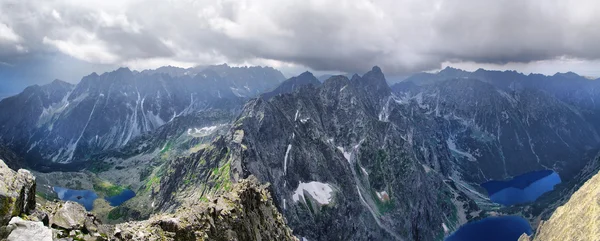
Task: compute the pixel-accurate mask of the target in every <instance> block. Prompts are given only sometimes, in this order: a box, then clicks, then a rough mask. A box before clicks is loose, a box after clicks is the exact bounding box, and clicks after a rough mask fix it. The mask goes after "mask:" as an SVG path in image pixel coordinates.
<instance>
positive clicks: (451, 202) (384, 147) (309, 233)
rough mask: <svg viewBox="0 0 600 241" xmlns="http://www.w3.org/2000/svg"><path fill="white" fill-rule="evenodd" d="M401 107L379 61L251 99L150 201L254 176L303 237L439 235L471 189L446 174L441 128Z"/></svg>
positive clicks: (469, 214)
mask: <svg viewBox="0 0 600 241" xmlns="http://www.w3.org/2000/svg"><path fill="white" fill-rule="evenodd" d="M407 113H410V106H407V105H403V104H402V103H399V102H397V101H396V97H395V96H393V95H392V93H391V91H390V89H389V87H388V85H387V83H386V82H385V77H384V76H383V73H382V72H381V70H380V69H379V68H377V67H375V68H373V70H372V71H370V72H369V73H367V74H365V75H363V76H362V77H361V76H358V75H356V76H354V77H353V78H352V79H348V78H346V77H344V76H336V77H332V78H330V79H329V80H327V81H326V82H325V83H323V85H321V86H319V87H314V86H311V85H306V86H304V87H302V88H300V89H298V90H296V91H294V92H293V93H290V94H283V95H278V96H275V97H273V98H272V99H271V100H270V101H267V100H265V99H264V98H257V99H253V100H251V101H250V102H248V103H247V104H246V106H245V107H244V110H243V111H242V113H241V114H240V116H239V117H238V119H237V120H236V121H235V122H234V124H233V127H232V128H231V129H230V130H229V132H228V133H227V135H225V136H224V137H223V138H218V139H217V140H215V141H214V142H213V143H212V144H211V145H210V146H208V147H206V148H205V149H203V150H201V151H199V152H198V153H196V154H194V155H192V156H190V157H187V158H181V159H178V160H176V161H173V162H171V163H170V165H169V166H168V168H167V169H166V173H170V175H166V176H163V177H162V178H161V182H160V183H161V185H160V190H159V191H158V192H156V197H157V198H158V199H157V200H162V201H159V202H157V205H158V206H159V207H160V208H161V209H162V210H165V211H168V210H170V209H172V208H173V207H177V206H179V205H183V204H182V203H186V202H190V201H193V200H195V199H196V200H197V199H199V198H202V196H203V195H206V194H209V195H210V194H211V193H212V192H213V191H214V190H218V189H225V190H227V189H228V188H229V186H230V185H231V183H230V182H231V181H230V179H229V178H232V181H233V182H235V181H237V180H240V179H243V178H245V177H248V176H250V175H254V176H256V177H258V179H259V180H260V181H261V182H269V183H272V191H273V197H274V201H275V203H276V204H277V206H278V208H279V210H280V211H281V212H282V213H283V214H284V216H285V217H286V219H287V220H288V221H289V224H290V226H291V227H292V228H293V229H294V233H295V234H297V235H299V236H301V237H304V238H307V239H308V240H369V239H372V240H441V239H443V237H444V236H445V235H446V234H448V233H449V232H450V231H452V230H453V229H456V228H457V227H458V226H460V225H461V224H462V223H464V222H466V221H467V220H468V219H469V218H473V217H474V216H477V215H478V213H479V207H478V205H477V204H476V203H475V202H474V201H473V200H474V199H477V197H474V198H471V196H474V195H475V196H476V195H478V194H477V193H474V192H472V191H469V188H465V185H463V184H458V183H455V182H454V181H453V180H452V179H448V178H447V177H446V176H445V174H444V170H448V169H450V167H449V165H450V163H449V156H450V151H449V150H448V148H447V147H446V145H445V142H440V141H438V140H445V139H446V138H444V136H443V135H444V134H443V133H437V132H435V131H433V130H430V131H427V132H425V133H414V132H412V131H413V130H412V127H411V126H414V125H416V123H419V124H421V125H424V124H425V123H432V124H433V123H435V122H434V121H433V120H429V119H427V118H425V117H426V116H425V115H422V114H415V115H414V116H412V117H411V118H406V117H407V116H405V115H406V114H407ZM432 136H436V137H437V136H439V139H438V138H431V137H432ZM416 146H418V147H419V148H423V149H427V150H430V151H432V152H434V151H435V152H436V153H437V152H440V153H443V155H444V156H442V155H423V152H422V151H418V150H419V148H416ZM442 167H444V168H442ZM211 170H212V171H211ZM174 177H178V178H174ZM193 180H205V181H203V182H194V181H193ZM465 192H467V193H465ZM407 197H410V198H407ZM477 200H479V201H482V202H486V201H485V200H484V199H482V198H479V199H477Z"/></svg>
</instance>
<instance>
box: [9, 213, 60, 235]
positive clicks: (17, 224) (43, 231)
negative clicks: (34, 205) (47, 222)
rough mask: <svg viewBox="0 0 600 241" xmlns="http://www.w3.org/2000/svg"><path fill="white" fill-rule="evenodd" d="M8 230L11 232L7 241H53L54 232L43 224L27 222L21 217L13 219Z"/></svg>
mask: <svg viewBox="0 0 600 241" xmlns="http://www.w3.org/2000/svg"><path fill="white" fill-rule="evenodd" d="M7 229H8V230H10V235H8V237H7V238H6V240H7V241H23V240H36V241H52V230H51V229H50V228H48V227H45V226H44V223H42V222H33V221H25V220H23V219H21V218H19V217H13V218H12V219H11V220H10V223H9V224H8V226H7Z"/></svg>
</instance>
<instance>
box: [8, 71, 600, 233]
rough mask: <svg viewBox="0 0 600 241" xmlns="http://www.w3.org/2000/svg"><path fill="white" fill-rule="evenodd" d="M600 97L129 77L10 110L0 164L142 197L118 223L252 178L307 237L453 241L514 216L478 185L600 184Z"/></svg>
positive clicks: (594, 85) (296, 80)
mask: <svg viewBox="0 0 600 241" xmlns="http://www.w3.org/2000/svg"><path fill="white" fill-rule="evenodd" d="M599 98H600V81H598V80H590V79H588V78H585V77H582V76H579V75H576V74H574V73H565V74H556V75H553V76H544V75H538V74H530V75H524V74H520V73H517V72H514V71H487V70H482V69H480V70H477V71H475V72H467V71H462V70H458V69H453V68H446V69H444V70H442V71H440V72H438V73H421V74H417V75H414V76H411V77H409V78H407V79H406V80H404V81H402V82H400V83H397V84H394V85H392V86H389V85H388V82H387V81H386V78H385V75H384V73H383V72H382V70H381V69H380V68H379V67H373V68H372V69H371V70H370V71H369V72H367V73H365V74H363V75H358V74H355V75H353V76H350V77H348V76H343V75H338V76H330V77H328V78H327V79H326V80H324V81H323V82H322V83H321V81H319V79H317V78H316V77H315V76H313V75H312V74H311V73H309V72H305V73H302V74H301V75H299V76H296V77H292V78H290V79H287V80H284V77H283V75H282V74H281V73H280V72H279V71H277V70H275V69H272V68H263V67H249V68H243V67H242V68H236V67H229V66H227V65H219V66H206V67H196V68H189V69H183V68H177V67H162V68H159V69H156V70H147V71H142V72H136V71H131V70H129V69H126V68H121V69H118V70H116V71H113V72H108V73H104V74H102V75H98V74H95V73H94V74H91V75H89V76H86V77H84V78H83V79H82V80H81V82H80V83H78V84H77V85H72V84H69V83H66V82H62V81H60V80H56V81H54V82H52V83H50V84H47V85H43V86H31V87H28V88H27V89H25V90H24V91H23V92H22V93H20V94H18V95H16V96H12V97H8V98H6V99H3V100H1V101H0V113H2V114H0V142H1V143H2V145H1V146H3V148H4V149H0V151H1V150H6V151H1V152H0V157H1V158H3V160H5V162H7V163H8V166H10V167H12V168H14V169H16V168H18V167H26V168H30V169H33V170H34V171H36V172H34V174H35V175H37V177H38V182H39V184H41V185H39V186H46V185H47V186H62V187H67V188H74V189H75V188H77V189H93V190H97V189H98V188H97V186H98V183H104V182H107V183H111V184H112V185H115V186H122V187H128V188H129V189H131V190H133V191H135V192H136V196H135V197H134V198H132V199H131V200H129V201H127V202H126V203H124V204H123V205H121V206H119V207H115V208H113V209H111V210H110V211H106V212H103V211H102V210H98V211H96V215H98V217H99V218H100V219H104V220H105V221H107V222H115V223H118V222H125V221H130V220H143V219H147V218H149V217H150V216H151V215H153V214H162V213H177V212H178V211H177V210H178V209H179V208H181V207H187V206H190V205H193V204H194V203H196V202H198V200H204V199H209V198H213V197H216V196H219V195H223V194H226V193H227V192H229V191H231V189H232V188H233V187H234V186H235V183H238V182H244V181H243V180H245V179H248V178H251V177H252V176H253V177H256V178H257V180H258V181H259V182H261V183H270V185H271V186H270V187H269V191H270V192H271V194H270V195H271V197H272V202H273V204H274V205H275V206H276V208H277V211H278V212H280V213H281V214H282V215H283V217H285V219H286V221H287V224H288V225H289V226H290V227H291V229H292V230H293V233H294V235H296V236H297V237H298V238H301V239H307V240H443V239H444V237H446V236H448V235H449V234H450V233H452V232H453V231H454V230H457V229H458V228H459V227H460V226H461V225H463V224H465V223H467V222H469V221H472V220H478V219H482V218H485V217H487V216H490V215H496V214H497V213H498V212H510V210H506V209H503V207H501V206H500V205H498V204H495V203H493V202H492V201H491V200H489V198H487V194H486V192H485V190H484V189H483V188H481V187H480V186H479V184H481V183H484V182H486V181H490V180H502V179H508V178H511V177H515V176H518V175H521V174H524V173H528V172H532V171H537V170H552V171H555V172H557V173H558V174H559V175H560V177H561V178H562V179H563V181H564V182H565V183H571V184H569V185H570V186H569V187H571V188H574V187H578V186H579V185H581V184H582V183H583V182H585V181H586V180H587V179H586V178H584V177H590V176H591V174H593V173H595V172H597V170H598V166H599V165H596V164H594V163H596V162H595V161H594V160H595V159H594V158H593V157H594V156H596V155H597V154H598V151H599V149H600V135H599V134H598V132H599V131H600V124H599V123H600V122H599V121H598V120H600V116H599V114H600V111H599V110H598V108H599V107H600V106H597V105H596V101H599V103H600V99H599ZM2 153H6V154H2ZM2 155H4V156H2ZM18 158H22V160H21V159H19V160H15V159H18ZM7 160H8V161H7ZM11 160H12V161H11ZM17 165H18V166H17ZM65 170H67V171H70V172H71V173H72V174H71V175H68V176H67V175H64V174H63V173H58V172H56V171H65ZM40 190H41V192H44V191H43V189H40ZM559 190H566V189H559ZM45 192H47V193H49V194H51V191H49V190H46V191H45ZM573 192H574V191H573ZM552 200H553V201H552V202H555V203H560V204H562V203H564V200H563V201H562V202H559V201H557V200H555V199H552ZM557 205H558V204H557ZM557 205H552V206H551V207H550V205H549V206H548V209H546V210H545V212H544V213H552V211H553V210H554V209H553V208H554V207H555V206H557ZM533 206H535V204H532V205H531V206H527V205H526V206H524V207H523V208H524V209H527V207H533ZM111 213H112V214H111ZM115 213H118V214H119V215H118V218H114V217H115ZM109 217H113V218H112V219H111V218H109ZM540 217H541V216H540V214H537V215H534V216H532V217H528V218H531V219H532V220H533V219H536V218H540Z"/></svg>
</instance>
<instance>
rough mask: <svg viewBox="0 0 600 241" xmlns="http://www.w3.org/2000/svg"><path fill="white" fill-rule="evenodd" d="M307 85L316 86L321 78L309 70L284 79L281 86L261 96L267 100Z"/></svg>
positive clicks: (319, 83)
mask: <svg viewBox="0 0 600 241" xmlns="http://www.w3.org/2000/svg"><path fill="white" fill-rule="evenodd" d="M305 85H312V86H314V87H317V86H319V85H321V82H319V80H318V79H317V78H315V76H314V75H313V74H312V73H310V72H308V71H307V72H304V73H302V74H300V75H298V76H295V77H292V78H289V79H287V80H285V81H283V82H282V83H281V84H280V85H279V86H277V88H275V89H274V90H272V91H269V92H266V93H264V94H262V95H261V96H262V97H263V98H265V99H266V100H269V99H271V98H273V97H274V96H276V95H280V94H285V93H292V92H294V91H295V90H297V89H300V88H301V87H302V86H305Z"/></svg>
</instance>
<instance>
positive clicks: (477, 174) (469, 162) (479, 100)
mask: <svg viewBox="0 0 600 241" xmlns="http://www.w3.org/2000/svg"><path fill="white" fill-rule="evenodd" d="M440 74H441V73H440ZM392 88H393V89H394V92H395V93H396V95H398V97H399V98H400V99H401V100H402V101H404V102H409V103H413V104H414V105H415V106H416V107H418V108H415V109H414V111H420V112H422V113H424V114H425V115H427V116H429V118H437V119H439V120H441V121H442V122H441V123H440V125H438V126H436V127H435V128H436V129H437V130H438V131H442V132H444V133H447V135H448V139H446V140H445V141H446V142H447V145H448V147H449V148H450V149H451V150H452V155H453V156H454V158H455V159H457V160H459V161H457V162H455V163H456V165H457V166H458V167H460V168H462V169H464V171H463V172H462V173H464V174H468V175H466V176H464V178H465V179H466V180H468V181H473V182H477V183H483V182H485V181H488V180H492V179H493V180H500V179H505V178H510V177H513V176H516V175H520V174H523V173H526V172H528V171H533V170H541V169H552V170H555V171H557V172H558V173H559V174H560V175H561V177H562V178H563V179H564V180H569V179H571V178H572V177H573V176H574V175H576V174H577V173H578V172H579V171H580V170H581V169H582V168H583V167H584V166H585V165H586V163H587V161H588V160H589V159H588V158H584V157H585V156H586V155H587V154H589V153H595V152H597V150H598V147H599V146H600V137H599V135H598V132H597V131H596V128H595V126H594V122H592V121H590V120H589V119H587V118H586V117H585V116H584V115H583V114H582V112H581V109H579V108H577V107H576V106H572V105H570V104H567V103H565V102H563V101H562V100H560V99H557V98H555V97H553V96H551V95H549V94H547V92H543V91H540V90H536V89H528V88H527V89H522V90H518V91H508V90H503V89H501V88H499V87H497V86H495V85H493V84H490V83H487V82H483V81H480V80H478V79H470V78H459V79H449V80H439V81H436V82H434V83H431V84H429V85H425V86H417V85H413V84H410V83H403V84H397V85H395V86H393V87H392ZM424 127H425V126H423V125H417V126H415V128H416V129H417V130H418V129H422V128H424ZM425 128H427V127H425Z"/></svg>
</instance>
